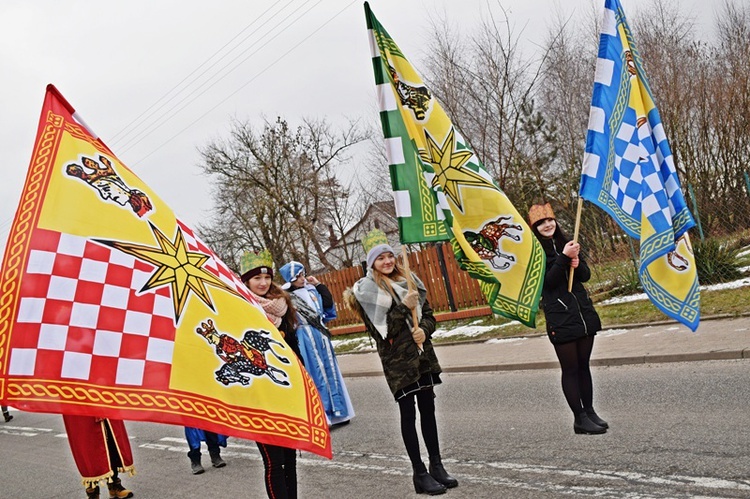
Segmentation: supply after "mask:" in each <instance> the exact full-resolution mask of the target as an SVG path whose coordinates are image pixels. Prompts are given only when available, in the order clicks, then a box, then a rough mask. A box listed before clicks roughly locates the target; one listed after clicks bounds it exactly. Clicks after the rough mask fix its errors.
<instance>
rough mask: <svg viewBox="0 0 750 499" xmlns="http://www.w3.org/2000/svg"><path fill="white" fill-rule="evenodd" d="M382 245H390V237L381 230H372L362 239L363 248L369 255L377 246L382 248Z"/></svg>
mask: <svg viewBox="0 0 750 499" xmlns="http://www.w3.org/2000/svg"><path fill="white" fill-rule="evenodd" d="M382 244H389V243H388V237H386V235H385V232H383V231H382V230H380V229H372V230H371V231H370V232H368V233H367V234H365V237H363V238H362V246H363V247H364V249H365V253H369V252H370V250H371V249H373V248H374V247H375V246H380V245H382Z"/></svg>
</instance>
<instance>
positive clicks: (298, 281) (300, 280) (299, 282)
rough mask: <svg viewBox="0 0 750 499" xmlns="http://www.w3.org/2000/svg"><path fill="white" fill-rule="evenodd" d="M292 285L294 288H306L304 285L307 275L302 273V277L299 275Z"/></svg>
mask: <svg viewBox="0 0 750 499" xmlns="http://www.w3.org/2000/svg"><path fill="white" fill-rule="evenodd" d="M292 285H293V286H294V287H295V288H301V287H304V285H305V273H304V272H302V273H301V274H300V275H298V276H297V277H296V278H295V279H294V280H293V281H292Z"/></svg>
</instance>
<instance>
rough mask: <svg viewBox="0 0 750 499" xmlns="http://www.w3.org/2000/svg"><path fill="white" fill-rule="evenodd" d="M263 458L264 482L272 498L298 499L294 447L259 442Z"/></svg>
mask: <svg viewBox="0 0 750 499" xmlns="http://www.w3.org/2000/svg"><path fill="white" fill-rule="evenodd" d="M257 444H258V450H259V451H260V455H261V457H262V458H263V468H264V471H263V483H265V485H266V493H267V494H268V497H269V498H271V499H297V454H296V451H295V450H294V449H288V448H286V447H279V446H278V445H269V444H263V443H260V442H257Z"/></svg>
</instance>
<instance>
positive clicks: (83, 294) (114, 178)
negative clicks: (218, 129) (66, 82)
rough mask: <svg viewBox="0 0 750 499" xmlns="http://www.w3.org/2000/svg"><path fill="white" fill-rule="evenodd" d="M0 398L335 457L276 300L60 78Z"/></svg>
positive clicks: (3, 345) (24, 199) (28, 222)
mask: <svg viewBox="0 0 750 499" xmlns="http://www.w3.org/2000/svg"><path fill="white" fill-rule="evenodd" d="M0 400H2V402H3V404H9V405H12V406H14V407H16V408H18V409H21V410H27V411H35V412H50V413H62V414H79V415H92V416H102V417H111V418H116V419H126V420H135V421H153V422H159V423H168V424H176V425H184V426H193V427H197V428H202V429H205V430H210V431H214V432H218V433H223V434H225V435H231V436H236V437H241V438H246V439H250V440H256V441H259V442H264V443H268V444H274V445H280V446H284V447H290V448H296V449H301V450H305V451H309V452H313V453H316V454H320V455H322V456H326V457H331V439H330V433H329V431H328V425H327V423H326V418H325V413H324V410H323V406H322V404H321V400H320V397H319V395H318V392H317V390H316V389H315V385H314V384H313V382H312V380H311V379H310V377H309V376H308V374H307V372H306V371H305V370H304V368H303V367H302V366H301V364H300V363H299V361H298V360H297V358H296V356H295V355H294V353H293V352H292V350H291V349H290V348H289V347H288V346H287V345H286V343H284V341H283V339H282V337H281V335H280V333H279V332H278V331H277V330H276V328H275V327H274V326H273V324H272V323H271V322H270V321H269V320H268V319H267V317H266V316H265V314H264V313H263V310H262V308H260V306H259V305H258V304H257V303H255V302H254V301H253V299H252V298H251V296H250V295H249V293H248V291H247V289H246V288H245V286H244V285H243V284H242V282H241V281H240V279H239V278H238V277H237V275H236V274H235V273H234V272H232V271H231V270H230V269H229V268H227V266H226V265H225V264H224V263H223V262H222V261H221V260H220V259H219V258H218V257H217V256H216V254H214V252H213V251H211V249H210V248H208V247H207V246H206V245H205V244H204V243H203V242H202V241H201V240H200V238H199V237H198V235H197V234H196V233H194V232H193V230H192V229H191V228H190V227H188V226H187V225H186V224H185V223H183V222H182V221H180V219H179V218H178V217H177V216H176V215H175V214H174V212H172V210H171V209H170V208H169V206H167V205H166V204H165V203H164V202H163V201H162V200H161V199H159V198H158V197H157V196H156V194H154V192H153V191H151V190H150V189H149V188H148V186H146V185H145V184H144V183H143V182H142V181H141V180H140V179H139V178H138V177H137V176H136V175H135V174H134V173H133V172H131V171H130V170H129V169H128V168H127V167H126V166H125V165H123V164H122V163H121V162H120V161H119V160H118V159H117V157H116V156H115V155H114V154H113V153H112V151H110V149H109V148H108V147H107V146H106V145H105V144H104V142H102V141H101V140H100V139H99V138H98V137H97V136H96V135H95V134H94V133H93V132H92V131H91V130H90V129H89V128H88V127H87V126H86V124H85V123H84V122H83V120H81V119H80V117H79V115H78V114H77V113H76V112H75V110H74V109H73V107H72V106H71V105H70V104H68V102H67V101H66V100H65V99H64V98H63V97H62V95H60V93H59V92H58V91H57V89H55V87H54V86H52V85H49V86H48V87H47V93H46V97H45V100H44V107H43V109H42V115H41V118H40V120H39V128H38V131H37V137H36V142H35V145H34V152H33V155H32V158H31V164H30V166H29V172H28V175H27V177H26V183H25V186H24V189H23V193H22V194H21V201H20V204H19V206H18V210H17V213H16V216H15V219H14V222H13V226H12V228H11V231H10V235H9V238H8V243H7V246H6V250H5V257H4V260H3V266H2V270H1V273H0Z"/></svg>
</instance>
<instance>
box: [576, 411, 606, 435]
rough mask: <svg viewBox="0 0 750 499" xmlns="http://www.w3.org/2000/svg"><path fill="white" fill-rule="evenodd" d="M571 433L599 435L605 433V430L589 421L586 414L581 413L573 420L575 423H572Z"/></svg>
mask: <svg viewBox="0 0 750 499" xmlns="http://www.w3.org/2000/svg"><path fill="white" fill-rule="evenodd" d="M573 431H574V432H576V433H578V434H585V435H599V434H601V433H606V432H607V429H606V428H605V427H603V426H599V425H598V424H596V423H594V422H593V421H591V419H589V416H588V414H586V413H585V412H582V413H580V414H579V415H577V416H576V418H575V422H574V423H573Z"/></svg>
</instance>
